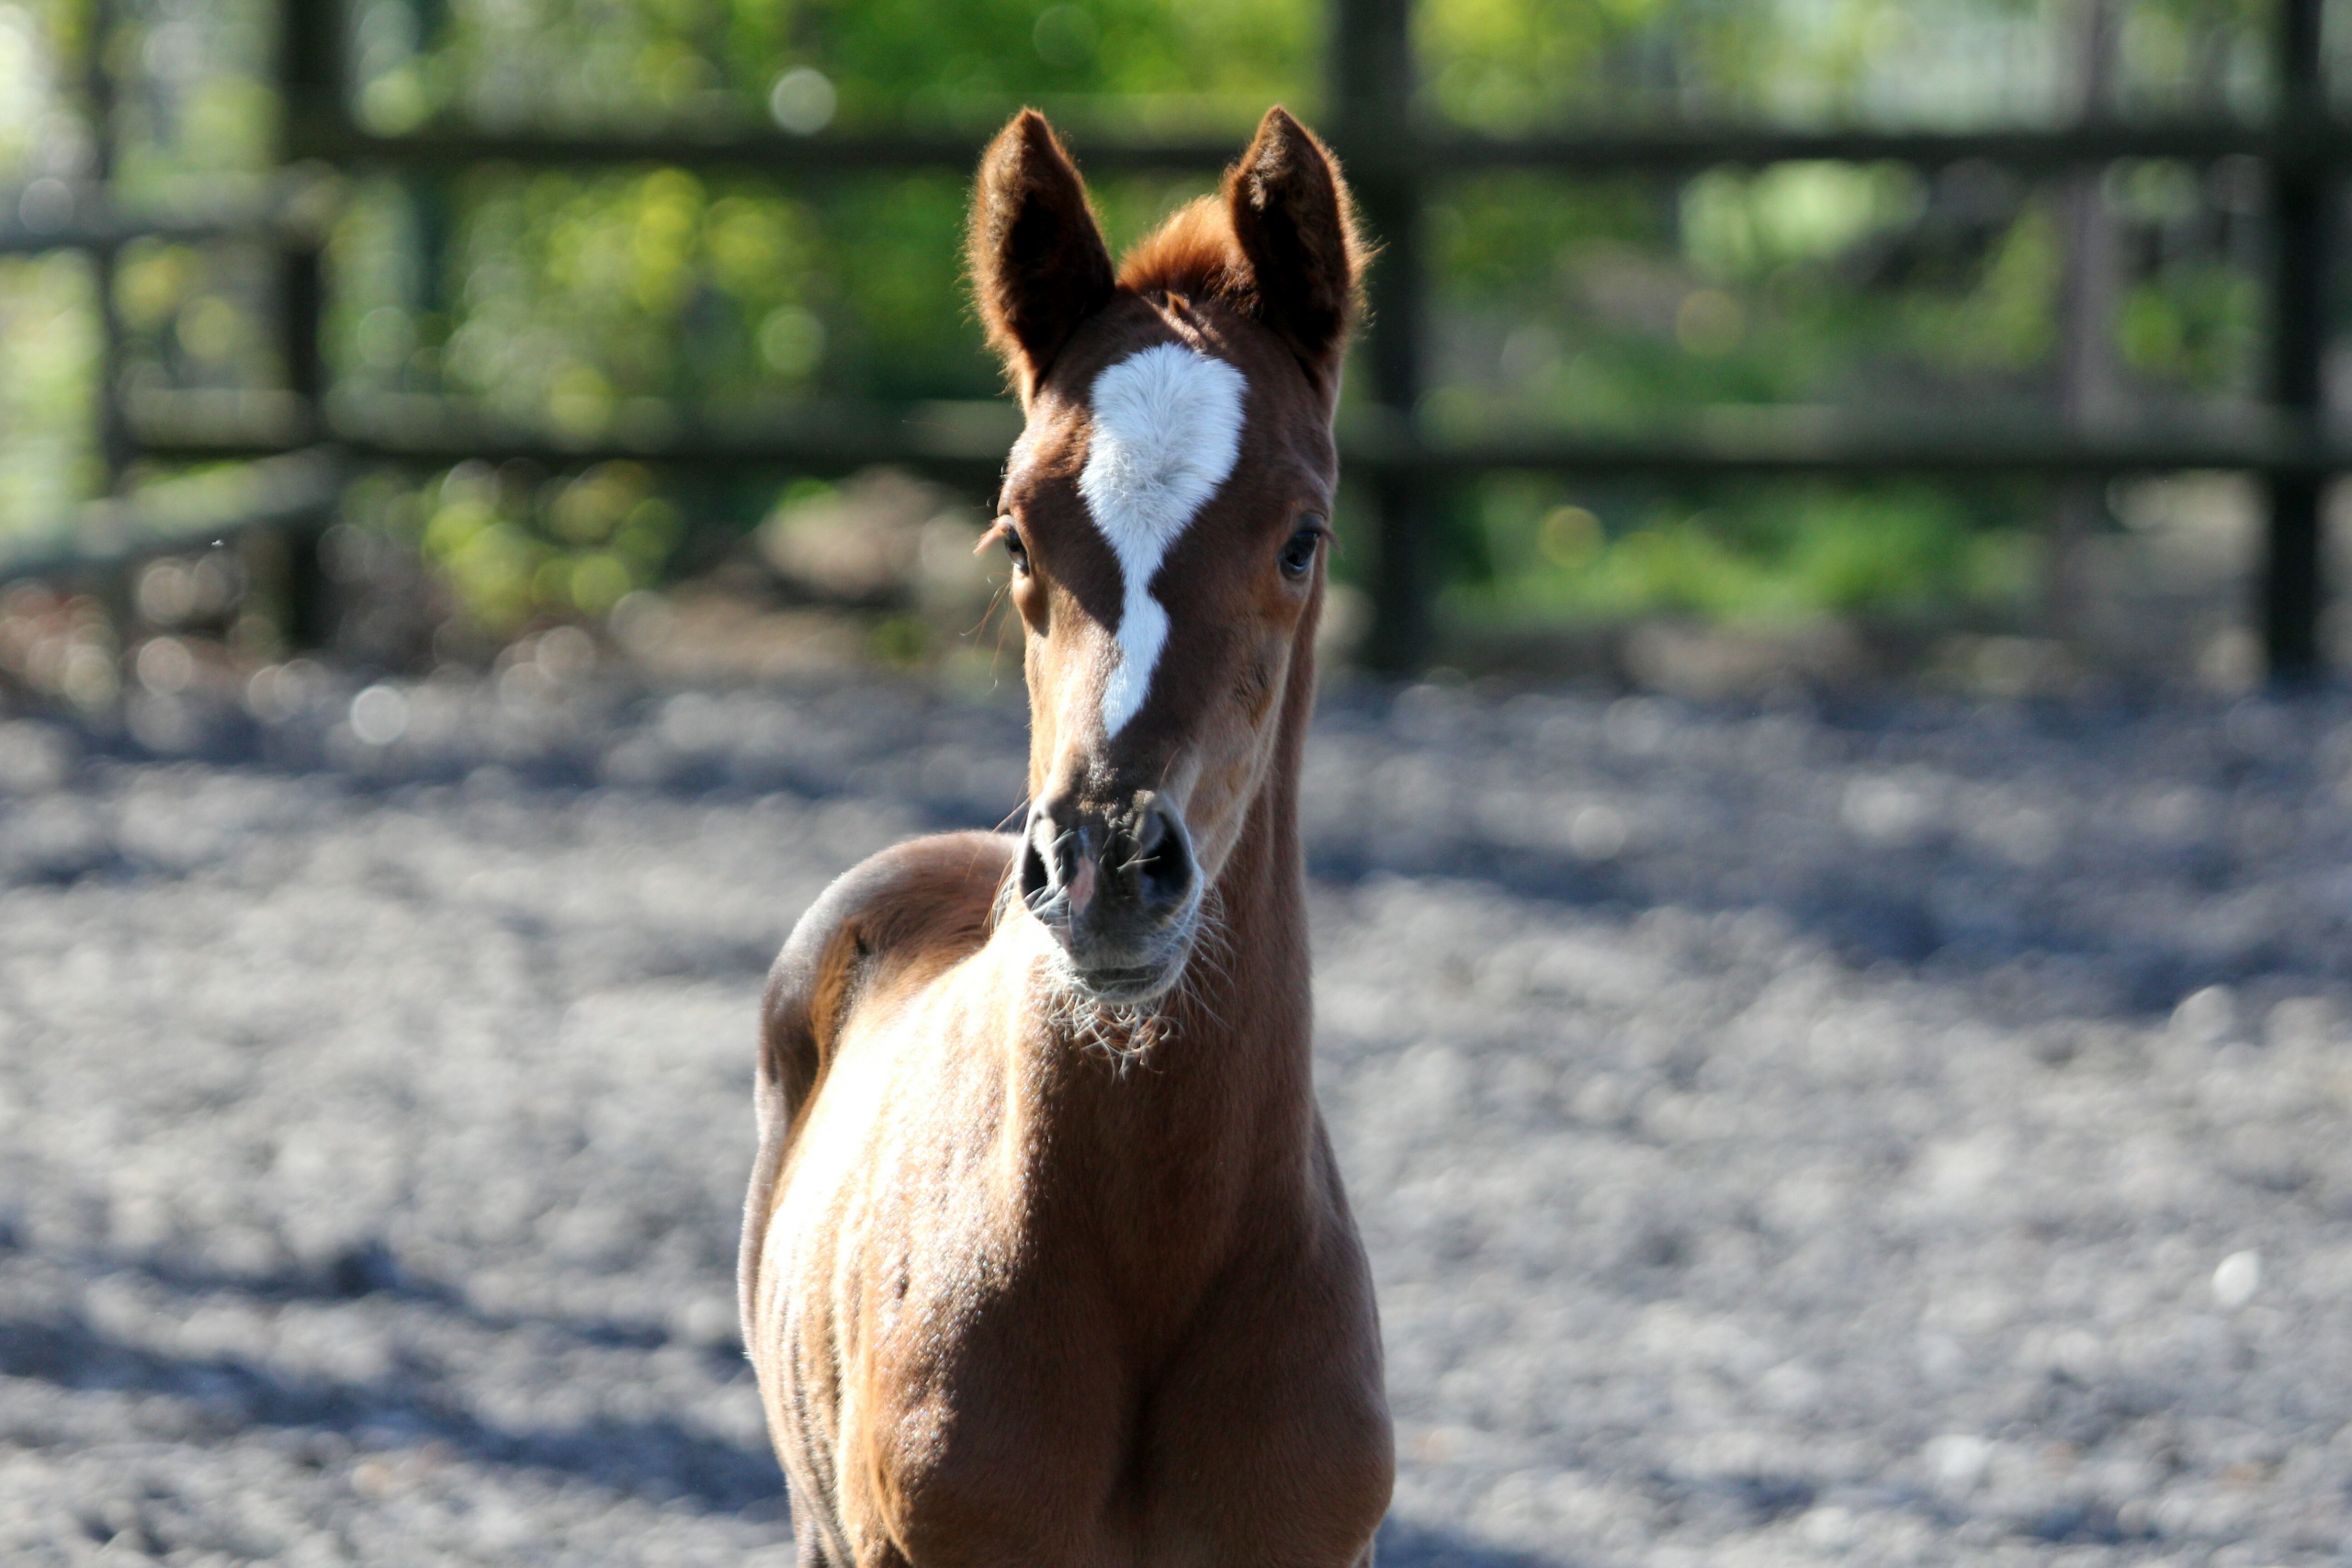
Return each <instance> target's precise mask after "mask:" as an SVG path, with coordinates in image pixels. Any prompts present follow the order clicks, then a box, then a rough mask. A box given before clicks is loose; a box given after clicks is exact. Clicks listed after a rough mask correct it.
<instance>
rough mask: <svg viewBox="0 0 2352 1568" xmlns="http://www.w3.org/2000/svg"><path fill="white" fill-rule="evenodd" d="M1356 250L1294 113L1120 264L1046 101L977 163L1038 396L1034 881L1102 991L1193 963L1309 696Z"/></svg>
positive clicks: (1000, 524) (1009, 476) (1008, 524)
mask: <svg viewBox="0 0 2352 1568" xmlns="http://www.w3.org/2000/svg"><path fill="white" fill-rule="evenodd" d="M1361 262H1362V252H1361V249H1360V247H1359V245H1358V243H1357V241H1356V238H1355V233H1354V229H1353V225H1352V221H1351V216H1350V210H1349V203H1348V196H1347V189H1346V187H1345V186H1343V185H1342V184H1341V183H1340V175H1339V171H1338V169H1337V168H1336V167H1335V166H1334V165H1333V164H1332V163H1331V160H1330V159H1329V156H1328V155H1327V154H1326V153H1325V152H1324V151H1323V148H1322V146H1321V145H1320V144H1319V143H1318V142H1317V141H1316V140H1315V138H1314V137H1313V136H1311V135H1309V134H1308V133H1307V131H1306V130H1305V128H1303V127H1302V126H1300V125H1299V123H1298V122H1297V121H1296V120H1294V119H1293V118H1290V116H1289V115H1287V114H1285V113H1283V111H1282V110H1281V109H1279V108H1277V109H1274V110H1272V112H1270V113H1269V114H1268V115H1267V116H1266V118H1265V121H1264V123H1263V124H1262V125H1261V126H1260V127H1259V129H1258V135H1257V138H1256V140H1255V141H1252V142H1251V143H1250V151H1249V152H1246V153H1244V154H1243V155H1242V158H1241V161H1240V162H1239V163H1238V164H1235V165H1234V167H1233V168H1232V169H1231V170H1230V171H1228V172H1227V175H1226V179H1225V186H1224V190H1223V192H1222V194H1221V195H1219V196H1216V197H1204V198H1203V199H1202V200H1201V201H1198V202H1196V203H1194V204H1193V206H1191V207H1189V208H1186V209H1183V210H1182V211H1181V212H1179V213H1177V214H1176V215H1175V216H1174V217H1173V218H1171V219H1170V220H1169V222H1168V223H1167V224H1166V226H1164V227H1163V228H1162V229H1161V230H1160V231H1159V232H1158V233H1157V234H1154V235H1153V236H1151V237H1150V238H1149V239H1147V240H1145V241H1144V242H1143V243H1141V244H1139V245H1137V246H1136V249H1135V250H1134V251H1133V252H1131V253H1130V254H1128V255H1127V257H1126V259H1125V264H1124V265H1123V266H1122V267H1121V268H1120V269H1119V270H1118V271H1117V272H1115V273H1114V271H1113V269H1112V265H1111V257H1110V253H1109V252H1108V251H1107V250H1106V249H1105V248H1104V246H1103V234H1102V231H1101V230H1100V229H1099V228H1098V227H1097V226H1096V224H1095V221H1094V216H1093V214H1092V212H1091V210H1090V209H1089V207H1088V205H1087V198H1086V188H1085V186H1084V185H1083V184H1082V183H1081V182H1080V179H1079V176H1078V171H1077V170H1076V169H1075V168H1073V167H1072V166H1071V164H1070V162H1069V157H1068V156H1067V155H1066V154H1065V153H1064V152H1062V149H1061V147H1060V145H1059V143H1058V142H1057V141H1055V139H1054V134H1053V131H1052V130H1051V129H1050V128H1048V127H1047V125H1046V122H1045V120H1044V119H1043V118H1041V117H1040V116H1038V115H1037V114H1036V113H1035V112H1034V111H1030V112H1024V113H1023V114H1022V115H1021V117H1020V118H1017V119H1015V120H1014V121H1013V122H1012V124H1011V125H1009V126H1007V127H1006V128H1005V130H1004V131H1003V133H1002V134H1001V135H1000V136H999V137H998V138H997V139H996V141H995V142H994V144H993V145H991V146H990V147H989V151H988V154H987V156H986V157H985V158H984V159H983V160H982V162H981V165H980V175H979V185H978V191H977V192H976V194H975V197H974V201H973V210H972V236H971V264H972V272H973V276H974V281H975V284H976V287H977V288H978V295H979V304H980V310H981V313H982V315H983V317H984V318H985V320H986V321H987V323H988V328H989V339H990V341H991V342H992V343H993V344H995V345H996V347H997V348H998V350H999V351H1000V352H1001V354H1002V355H1004V358H1005V362H1006V365H1007V367H1008V368H1009V369H1010V371H1011V372H1012V378H1013V379H1014V381H1015V382H1016V384H1017V385H1018V387H1019V389H1020V392H1021V399H1022V404H1023V409H1024V411H1025V412H1026V413H1027V415H1028V425H1027V428H1026V429H1025V430H1024V431H1023V433H1022V436H1021V439H1020V441H1019V442H1018V443H1017V444H1016V445H1015V446H1014V447H1013V449H1012V457H1011V459H1010V461H1009V463H1008V465H1007V467H1006V471H1005V479H1004V488H1003V490H1002V491H1001V494H1000V496H999V498H998V502H997V513H998V518H997V525H996V529H995V536H996V537H998V538H1000V539H1001V541H1002V542H1003V545H1004V547H1005V548H1006V549H1007V550H1008V551H1009V552H1011V554H1012V602H1013V604H1014V606H1015V607H1016V608H1017V609H1018V610H1019V612H1020V615H1021V620H1022V625H1023V636H1024V643H1025V662H1026V671H1027V676H1028V682H1029V707H1030V715H1031V723H1032V728H1033V739H1032V741H1031V746H1030V753H1029V758H1030V760H1029V792H1030V798H1031V800H1032V802H1033V804H1032V807H1031V809H1030V814H1029V821H1028V824H1027V828H1026V846H1025V850H1024V852H1023V856H1022V860H1021V865H1020V872H1019V875H1020V887H1019V892H1020V894H1021V897H1022V899H1023V902H1024V903H1025V905H1026V906H1027V908H1029V910H1030V911H1031V912H1033V913H1034V914H1035V916H1036V917H1037V918H1038V919H1042V920H1043V921H1044V922H1045V923H1046V926H1047V928H1048V929H1049V930H1050V931H1053V933H1054V935H1055V937H1056V939H1057V941H1058V942H1059V943H1060V945H1061V947H1062V950H1063V952H1064V953H1066V954H1067V955H1068V958H1069V969H1070V972H1071V975H1072V976H1073V978H1074V979H1075V981H1076V982H1077V984H1078V985H1079V986H1080V987H1081V988H1082V989H1084V990H1086V991H1088V992H1090V993H1091V994H1092V995H1094V996H1096V997H1098V998H1102V999H1104V1000H1108V1001H1136V1000H1142V999H1145V998H1150V997H1152V996H1155V995H1157V994H1158V993H1159V992H1160V991H1162V990H1164V989H1166V988H1167V987H1169V986H1170V985H1171V984H1173V983H1174V981H1175V979H1176V977H1177V976H1178V975H1179V974H1181V973H1182V968H1183V964H1184V960H1185V958H1186V956H1187V954H1188V953H1190V951H1191V948H1192V942H1193V935H1194V933H1195V931H1196V930H1197V928H1198V925H1199V920H1200V909H1201V898H1202V895H1203V892H1204V889H1205V888H1206V887H1207V886H1209V885H1211V884H1213V883H1214V882H1215V881H1216V878H1217V876H1218V874H1220V873H1221V872H1222V871H1223V869H1224V868H1225V866H1226V863H1227V860H1228V859H1229V857H1230V856H1231V855H1232V853H1233V852H1234V849H1235V846H1236V844H1237V843H1238V842H1239V841H1240V840H1241V838H1242V834H1243V830H1244V828H1245V826H1246V825H1247V823H1248V820H1249V818H1250V813H1251V812H1252V810H1253V809H1256V808H1257V807H1258V803H1259V801H1260V798H1261V795H1262V794H1263V789H1264V785H1265V784H1266V783H1267V781H1268V778H1269V776H1270V774H1271V773H1272V771H1273V769H1274V767H1275V766H1276V762H1277V752H1278V750H1280V747H1279V745H1278V741H1279V739H1280V738H1281V737H1282V736H1283V734H1284V733H1285V731H1286V730H1288V731H1290V732H1293V733H1295V728H1296V726H1295V722H1286V721H1295V720H1298V719H1300V718H1302V717H1303V716H1304V713H1305V711H1306V704H1307V703H1308V702H1309V701H1310V700H1311V694H1312V687H1313V683H1314V656H1313V649H1314V636H1315V624H1316V620H1317V615H1318V613H1319V611H1320V609H1321V605H1322V597H1323V570H1324V558H1325V556H1326V555H1327V554H1328V553H1329V517H1330V513H1331V492H1332V488H1333V486H1334V484H1335V483H1336V481H1337V478H1338V458H1337V456H1336V454H1335V452H1334V450H1333V447H1332V444H1331V409H1332V400H1333V399H1334V397H1335V396H1336V395H1337V392H1338V389H1339V379H1340V354H1341V351H1342V349H1343V348H1344V346H1345V342H1346V336H1347V331H1348V326H1349V319H1350V315H1351V308H1352V304H1353V299H1354V294H1355V285H1356V277H1357V274H1358V271H1359V269H1360V266H1361Z"/></svg>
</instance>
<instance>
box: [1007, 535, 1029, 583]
mask: <svg viewBox="0 0 2352 1568" xmlns="http://www.w3.org/2000/svg"><path fill="white" fill-rule="evenodd" d="M1003 529H1004V553H1005V554H1006V555H1008V556H1011V557H1012V575H1013V576H1015V577H1026V576H1028V575H1029V547H1028V546H1026V545H1024V544H1023V543H1022V542H1021V536H1020V534H1019V533H1018V532H1017V531H1015V530H1014V529H1013V528H1012V525H1009V524H1007V525H1003Z"/></svg>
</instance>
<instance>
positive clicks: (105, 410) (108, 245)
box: [82, 0, 134, 495]
mask: <svg viewBox="0 0 2352 1568" xmlns="http://www.w3.org/2000/svg"><path fill="white" fill-rule="evenodd" d="M115 20H116V12H115V7H114V6H113V4H112V3H111V0H90V10H89V28H90V33H89V37H88V38H87V39H84V40H83V42H84V55H83V62H82V86H83V92H84V93H85V95H86V96H87V101H88V104H89V112H90V184H91V187H92V188H93V189H95V190H96V192H97V193H98V195H99V198H100V199H101V200H103V201H104V202H106V203H107V206H108V208H109V209H111V208H112V206H113V201H114V165H115V134H114V110H115V87H114V73H113V71H112V69H111V68H110V66H109V62H108V61H107V54H108V53H109V51H110V50H111V47H112V44H113V40H114V28H115ZM119 259H120V258H119V250H118V246H117V244H116V242H115V241H114V240H113V239H112V238H110V237H109V238H107V239H103V240H101V241H100V242H99V243H98V244H97V245H96V247H94V248H93V249H92V251H91V253H90V276H91V283H92V286H93V287H94V288H96V291H97V308H98V366H97V389H96V390H97V421H98V429H97V437H98V462H99V467H100V471H101V473H102V474H103V476H104V482H105V485H106V493H107V494H108V495H114V494H116V493H118V492H119V491H120V490H121V489H122V484H123V477H124V472H125V470H126V469H127V468H129V467H130V458H131V455H132V452H133V449H134V448H133V446H132V440H131V433H130V421H129V420H128V419H127V418H126V417H125V415H124V412H123V406H122V346H123V344H122V318H121V316H120V315H119V314H118V313H117V311H116V310H115V275H116V273H117V272H118V270H119V266H118V263H119Z"/></svg>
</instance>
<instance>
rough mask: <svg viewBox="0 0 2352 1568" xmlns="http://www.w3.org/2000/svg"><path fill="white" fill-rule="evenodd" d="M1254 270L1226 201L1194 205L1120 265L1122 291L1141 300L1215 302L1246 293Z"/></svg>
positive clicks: (1139, 243) (1146, 239)
mask: <svg viewBox="0 0 2352 1568" xmlns="http://www.w3.org/2000/svg"><path fill="white" fill-rule="evenodd" d="M1249 277H1250V269H1249V265H1248V264H1247V263H1245V262H1244V261H1243V260H1242V256H1241V242H1240V241H1239V240H1238V239H1236V238H1235V237H1234V233H1233V219H1232V217H1231V215H1230V214H1229V213H1227V210H1226V205H1225V200H1224V198H1223V197H1215V196H1204V197H1200V198H1199V199H1197V200H1194V201H1189V202H1187V203H1185V204H1184V205H1183V206H1182V207H1181V208H1179V209H1176V211H1175V212H1173V213H1172V214H1170V217H1169V219H1168V221H1166V222H1165V223H1162V224H1161V225H1160V226H1159V228H1157V229H1155V230H1153V231H1151V232H1150V233H1149V234H1148V235H1146V236H1144V238H1142V239H1140V240H1138V241H1136V243H1135V244H1134V246H1133V247H1131V248H1130V249H1129V250H1128V252H1127V254H1125V256H1124V257H1122V258H1121V259H1120V262H1119V287H1120V288H1125V289H1128V290H1130V291H1132V292H1134V293H1136V294H1183V295H1188V296H1196V297H1199V298H1202V299H1215V298H1219V297H1226V296H1234V295H1238V294H1240V293H1242V292H1243V291H1244V290H1245V289H1246V288H1248V285H1249Z"/></svg>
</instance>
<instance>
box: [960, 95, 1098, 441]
mask: <svg viewBox="0 0 2352 1568" xmlns="http://www.w3.org/2000/svg"><path fill="white" fill-rule="evenodd" d="M969 244H970V255H971V266H972V288H973V290H974V292H975V293H977V294H978V296H979V305H980V319H981V320H982V321H984V322H986V323H987V325H988V331H989V346H990V347H991V348H994V349H995V350H996V351H997V353H998V354H1000V355H1003V357H1004V362H1005V366H1006V367H1007V368H1008V369H1010V370H1012V372H1013V374H1014V375H1015V377H1017V378H1019V380H1020V383H1021V400H1022V401H1023V402H1024V403H1025V402H1027V401H1028V400H1029V399H1030V396H1031V394H1033V393H1034V392H1035V391H1036V389H1037V383H1038V382H1039V381H1040V380H1042V379H1043V378H1044V377H1045V374H1046V369H1047V367H1050V366H1051V365H1052V364H1053V362H1054V356H1055V355H1057V354H1059V353H1060V352H1061V351H1062V347H1063V345H1064V344H1068V343H1069V334H1070V333H1072V332H1073V331H1074V330H1076V328H1077V326H1078V324H1079V323H1080V321H1084V320H1086V318H1087V317H1089V316H1091V315H1092V314H1094V312H1095V311H1097V310H1101V309H1103V306H1105V305H1107V304H1109V303H1110V301H1111V292H1112V288H1113V287H1114V284H1113V276H1112V272H1111V253H1110V250H1109V249H1108V248H1107V247H1106V246H1105V245H1104V244H1103V231H1102V230H1101V229H1100V228H1099V227H1097V226H1096V224H1095V221H1094V212H1093V209H1091V208H1090V207H1088V206H1087V204H1086V186H1085V184H1084V182H1083V181H1081V180H1080V178H1079V177H1078V170H1077V168H1076V166H1075V165H1073V164H1071V163H1070V161H1069V153H1067V152H1063V151H1062V144H1061V142H1060V141H1058V140H1057V139H1056V138H1055V136H1054V130H1053V127H1051V126H1049V125H1047V124H1046V117H1045V116H1044V115H1041V114H1039V113H1038V112H1037V111H1036V110H1035V109H1023V110H1022V111H1021V112H1020V113H1019V114H1018V115H1016V116H1014V117H1013V119H1012V124H1010V125H1008V126H1006V127H1005V128H1004V129H1003V130H1001V131H999V132H998V133H997V138H996V140H995V141H991V142H989V150H988V151H987V152H984V153H982V154H981V155H980V177H979V181H978V185H977V186H975V188H974V190H973V192H972V232H971V239H970V242H969Z"/></svg>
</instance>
